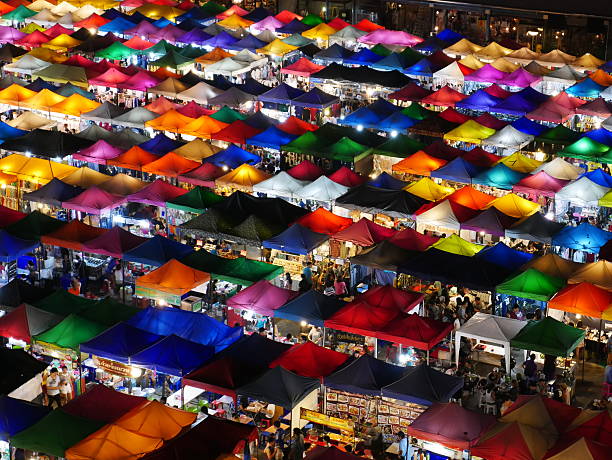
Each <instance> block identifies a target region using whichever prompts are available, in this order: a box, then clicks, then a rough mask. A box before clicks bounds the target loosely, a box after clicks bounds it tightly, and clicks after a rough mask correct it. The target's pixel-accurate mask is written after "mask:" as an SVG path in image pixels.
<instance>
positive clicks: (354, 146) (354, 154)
mask: <svg viewBox="0 0 612 460" xmlns="http://www.w3.org/2000/svg"><path fill="white" fill-rule="evenodd" d="M314 154H315V155H318V156H323V157H327V158H329V159H331V160H336V161H344V162H349V163H354V162H357V161H359V160H361V159H362V158H365V157H367V156H368V155H369V154H370V152H369V148H368V147H366V146H365V145H361V144H360V143H358V142H355V141H354V140H352V139H349V138H348V137H343V138H341V139H339V140H338V141H337V142H334V143H333V144H332V145H330V146H328V147H327V148H325V149H323V150H322V151H319V152H315V153H314Z"/></svg>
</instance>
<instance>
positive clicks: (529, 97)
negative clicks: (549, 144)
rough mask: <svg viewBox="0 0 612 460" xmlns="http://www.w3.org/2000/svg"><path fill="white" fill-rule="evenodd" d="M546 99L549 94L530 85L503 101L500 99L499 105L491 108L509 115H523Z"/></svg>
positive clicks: (493, 110) (495, 111)
mask: <svg viewBox="0 0 612 460" xmlns="http://www.w3.org/2000/svg"><path fill="white" fill-rule="evenodd" d="M546 99H548V96H547V95H545V94H542V93H540V92H539V91H536V90H535V89H533V88H532V87H530V86H528V87H527V88H525V89H523V90H521V91H519V92H517V93H514V94H512V95H511V96H509V97H507V98H506V99H504V100H503V101H500V102H499V103H498V104H497V105H495V107H492V108H491V112H494V113H507V114H509V115H516V116H519V117H522V116H523V115H525V114H526V113H528V112H531V111H532V110H535V109H536V108H537V107H538V106H539V105H540V104H541V103H542V102H544V101H545V100H546ZM517 129H518V128H517ZM528 134H531V133H528Z"/></svg>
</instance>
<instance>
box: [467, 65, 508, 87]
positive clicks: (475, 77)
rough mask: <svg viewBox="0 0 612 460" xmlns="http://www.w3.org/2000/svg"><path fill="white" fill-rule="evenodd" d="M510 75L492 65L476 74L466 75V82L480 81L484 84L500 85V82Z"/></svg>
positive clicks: (484, 67) (482, 68) (486, 66)
mask: <svg viewBox="0 0 612 460" xmlns="http://www.w3.org/2000/svg"><path fill="white" fill-rule="evenodd" d="M508 75H509V74H508V73H506V72H502V71H501V70H498V69H496V68H495V67H493V66H492V65H491V64H487V65H485V66H483V67H481V68H480V69H478V70H477V71H476V72H472V73H471V74H469V75H466V76H465V78H464V80H465V81H479V82H483V83H496V82H497V83H499V81H500V80H503V79H504V78H506V77H507V76H508Z"/></svg>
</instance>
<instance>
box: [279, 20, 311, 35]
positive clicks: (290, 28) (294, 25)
mask: <svg viewBox="0 0 612 460" xmlns="http://www.w3.org/2000/svg"><path fill="white" fill-rule="evenodd" d="M308 29H312V26H309V25H307V24H304V23H303V22H302V21H298V20H297V19H294V20H293V21H291V22H290V23H288V24H285V25H284V26H283V27H279V28H278V29H276V30H275V31H274V32H276V33H277V34H288V35H293V34H301V33H302V32H306V31H307V30H308Z"/></svg>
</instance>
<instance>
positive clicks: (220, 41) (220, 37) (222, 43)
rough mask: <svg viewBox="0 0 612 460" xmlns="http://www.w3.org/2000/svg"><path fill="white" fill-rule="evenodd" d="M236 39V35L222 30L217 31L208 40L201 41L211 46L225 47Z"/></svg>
mask: <svg viewBox="0 0 612 460" xmlns="http://www.w3.org/2000/svg"><path fill="white" fill-rule="evenodd" d="M237 41H238V39H237V38H236V37H232V36H231V35H230V34H228V33H227V32H225V31H223V32H219V33H218V34H217V35H215V36H214V37H212V38H210V39H209V40H206V42H205V43H203V45H204V46H212V47H213V48H217V47H219V48H227V47H228V46H231V45H233V44H234V43H236V42H237Z"/></svg>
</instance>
